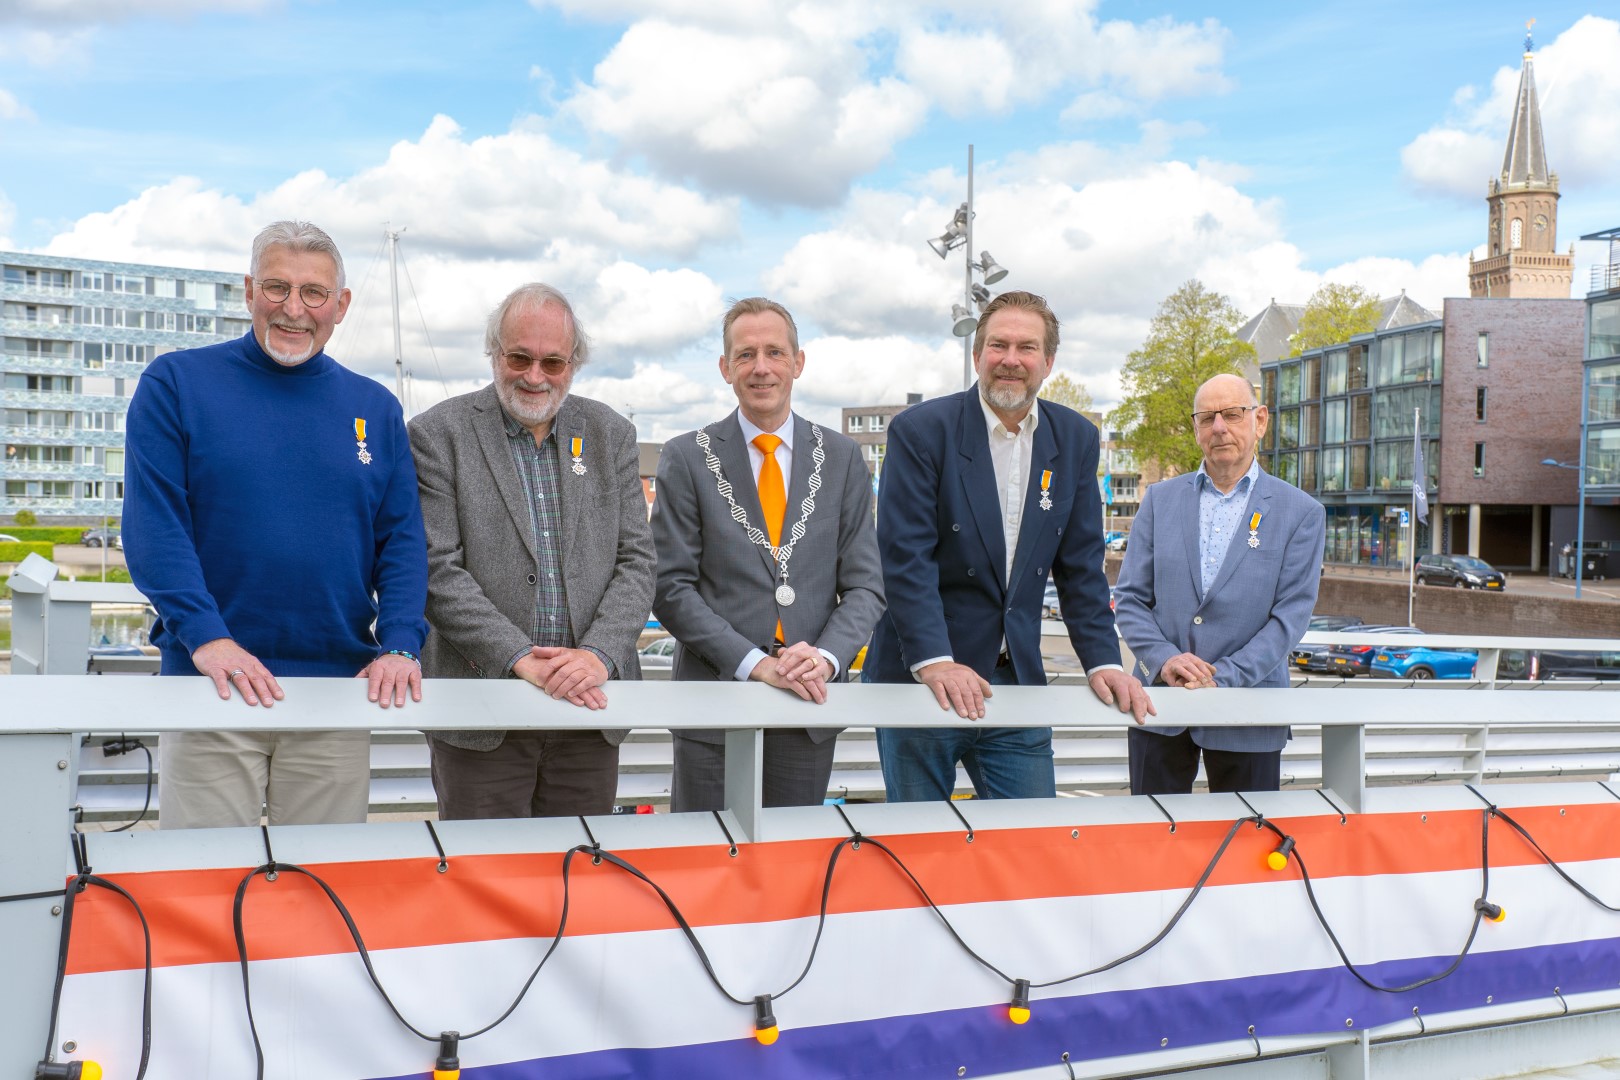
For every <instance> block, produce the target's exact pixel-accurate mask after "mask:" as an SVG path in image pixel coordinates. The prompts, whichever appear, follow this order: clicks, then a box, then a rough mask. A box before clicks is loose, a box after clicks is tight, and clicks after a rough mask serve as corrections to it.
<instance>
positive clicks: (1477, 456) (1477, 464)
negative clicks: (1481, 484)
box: [1474, 442, 1485, 476]
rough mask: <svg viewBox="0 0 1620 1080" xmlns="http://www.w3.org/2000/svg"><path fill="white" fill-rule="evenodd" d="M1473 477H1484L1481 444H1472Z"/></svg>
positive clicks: (1483, 458) (1483, 447) (1483, 456)
mask: <svg viewBox="0 0 1620 1080" xmlns="http://www.w3.org/2000/svg"><path fill="white" fill-rule="evenodd" d="M1474 475H1475V476H1484V475H1485V444H1484V443H1482V442H1477V443H1475V444H1474Z"/></svg>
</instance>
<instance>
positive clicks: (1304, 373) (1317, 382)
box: [1299, 356, 1322, 401]
mask: <svg viewBox="0 0 1620 1080" xmlns="http://www.w3.org/2000/svg"><path fill="white" fill-rule="evenodd" d="M1321 396H1322V358H1321V357H1320V356H1312V357H1308V358H1306V359H1305V360H1304V361H1302V362H1301V363H1300V366H1299V400H1301V401H1311V400H1313V399H1315V398H1319V397H1321Z"/></svg>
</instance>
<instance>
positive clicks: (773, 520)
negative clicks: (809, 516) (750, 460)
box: [754, 435, 787, 641]
mask: <svg viewBox="0 0 1620 1080" xmlns="http://www.w3.org/2000/svg"><path fill="white" fill-rule="evenodd" d="M754 445H755V446H757V447H759V450H760V453H762V454H764V455H765V460H764V462H762V463H761V464H760V466H759V508H760V510H762V511H764V514H765V532H766V535H768V536H769V537H770V538H771V543H772V545H774V546H780V545H781V543H782V518H783V517H784V516H786V514H787V487H786V486H785V485H784V484H783V483H782V467H781V466H780V465H778V464H777V463H776V448H777V447H778V446H781V445H782V440H781V438H780V437H779V436H776V435H756V436H755V437H754ZM776 640H777V641H782V640H783V638H782V620H781V619H778V620H776Z"/></svg>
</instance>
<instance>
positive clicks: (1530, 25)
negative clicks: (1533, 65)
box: [1524, 19, 1536, 53]
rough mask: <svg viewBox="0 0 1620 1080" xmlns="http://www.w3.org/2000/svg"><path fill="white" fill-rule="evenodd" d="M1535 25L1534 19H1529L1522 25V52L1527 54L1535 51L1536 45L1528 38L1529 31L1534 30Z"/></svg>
mask: <svg viewBox="0 0 1620 1080" xmlns="http://www.w3.org/2000/svg"><path fill="white" fill-rule="evenodd" d="M1535 25H1536V20H1534V19H1531V20H1529V21H1528V22H1526V23H1525V24H1524V51H1525V52H1527V53H1528V52H1534V51H1535V49H1536V43H1535V41H1534V40H1533V39H1532V38H1531V37H1530V31H1531V30H1532V29H1534V28H1535Z"/></svg>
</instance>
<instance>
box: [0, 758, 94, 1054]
mask: <svg viewBox="0 0 1620 1080" xmlns="http://www.w3.org/2000/svg"><path fill="white" fill-rule="evenodd" d="M74 760H75V759H74V747H73V737H72V736H71V735H0V761H4V762H5V763H6V769H5V794H4V799H3V801H0V815H3V820H4V822H5V836H6V840H5V858H3V859H0V896H18V895H27V894H29V893H39V892H44V893H50V892H54V893H55V894H56V895H55V896H46V897H42V898H40V899H38V900H14V901H11V902H9V903H0V942H4V945H5V954H6V977H5V978H4V979H0V1076H4V1077H12V1076H16V1077H23V1076H32V1075H34V1066H35V1065H36V1064H38V1063H39V1060H40V1054H41V1052H42V1051H43V1050H44V1049H45V1037H46V1034H47V1032H46V1030H45V1028H46V1025H47V1024H49V1023H50V1013H51V995H50V994H49V993H41V992H40V988H41V987H48V986H51V985H52V984H53V983H54V982H55V980H56V949H57V942H58V940H59V939H60V937H61V932H62V917H61V916H62V895H61V894H62V887H63V883H64V882H65V881H66V866H67V857H66V852H67V837H68V833H69V831H70V830H69V824H68V807H69V806H70V805H71V804H72V802H73V777H74V773H75V771H76V770H75V769H74Z"/></svg>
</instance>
